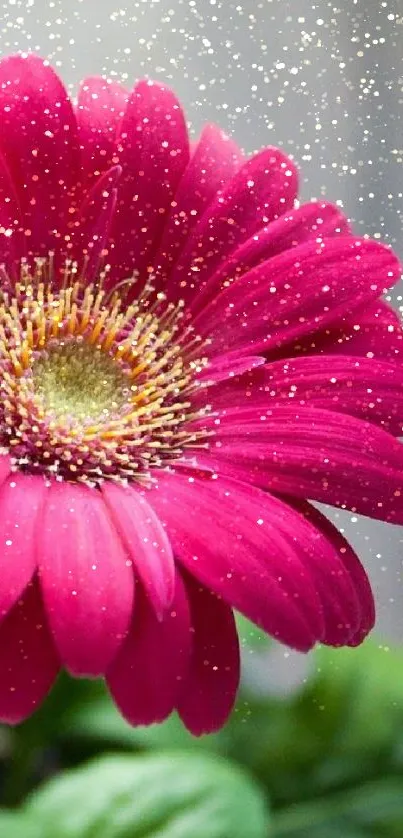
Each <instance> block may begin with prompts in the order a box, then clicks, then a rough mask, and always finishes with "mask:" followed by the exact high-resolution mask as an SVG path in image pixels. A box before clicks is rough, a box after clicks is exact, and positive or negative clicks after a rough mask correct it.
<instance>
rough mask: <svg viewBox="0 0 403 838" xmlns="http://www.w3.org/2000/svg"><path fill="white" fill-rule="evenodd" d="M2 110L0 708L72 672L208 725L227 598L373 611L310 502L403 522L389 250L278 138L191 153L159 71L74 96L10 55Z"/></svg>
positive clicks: (227, 647)
mask: <svg viewBox="0 0 403 838" xmlns="http://www.w3.org/2000/svg"><path fill="white" fill-rule="evenodd" d="M0 110H1V114H2V118H1V123H0V173H1V177H0V190H1V202H0V213H1V215H0V228H1V243H0V246H1V251H2V254H1V263H2V265H1V269H0V271H1V298H0V386H1V390H2V400H1V408H0V444H1V457H0V478H1V481H0V483H1V485H0V551H1V567H2V573H1V584H0V610H1V614H2V619H1V622H0V649H1V653H0V718H1V719H2V720H4V721H5V722H9V723H16V722H19V721H20V720H22V719H23V718H25V717H26V716H27V715H29V714H30V713H31V712H32V711H33V710H34V709H35V707H36V706H37V705H38V704H39V703H40V701H41V700H42V699H43V697H44V696H45V694H46V693H47V691H48V690H49V688H50V687H51V684H52V682H53V681H54V678H55V677H56V675H57V672H58V670H59V668H60V667H61V666H64V667H66V668H67V670H68V671H69V672H70V673H72V674H73V675H76V676H90V677H98V676H104V677H105V678H106V681H107V684H108V686H109V689H110V692H111V694H112V696H113V698H114V700H115V702H116V704H117V705H118V707H119V708H120V710H121V712H122V713H123V715H124V716H125V717H126V718H127V719H128V720H129V721H130V722H131V723H132V724H149V723H151V722H154V721H160V720H162V719H164V718H165V717H167V716H168V715H169V714H170V713H171V711H172V710H173V709H175V708H176V709H177V710H178V711H179V714H180V716H181V718H182V719H183V721H184V723H185V725H186V726H187V727H188V728H189V729H190V730H191V731H192V732H194V733H196V734H198V733H201V732H204V731H211V730H214V729H217V728H219V727H220V726H221V725H222V724H223V723H224V721H225V719H226V718H227V716H228V714H229V712H230V710H231V707H232V705H233V702H234V698H235V694H236V690H237V686H238V680H239V649H238V638H237V632H236V627H235V622H234V617H233V612H232V609H233V608H234V609H237V610H239V611H240V612H242V613H243V614H244V615H246V616H247V617H248V618H249V619H251V620H253V621H254V622H255V623H257V624H258V625H259V626H261V627H263V628H264V629H265V630H266V631H267V632H269V633H270V634H272V635H273V636H274V637H276V638H277V639H279V640H280V641H281V642H283V643H286V644H288V645H290V646H292V647H294V648H296V649H300V650H303V651H306V650H308V649H310V648H311V647H312V646H313V645H314V644H315V643H316V642H317V641H320V642H322V643H327V644H330V645H334V646H340V645H344V644H347V645H350V646H354V645H356V644H358V643H360V642H361V641H362V640H363V638H364V637H365V636H366V634H367V633H368V631H369V630H370V629H371V627H372V626H373V623H374V604H373V598H372V594H371V590H370V586H369V583H368V580H367V576H366V574H365V571H364V569H363V568H362V566H361V564H360V562H359V560H358V558H357V556H356V555H355V553H354V551H353V549H352V547H351V546H350V545H349V544H348V543H347V542H346V541H345V539H344V538H343V536H342V535H341V534H340V533H339V532H338V531H337V530H336V528H335V527H334V526H333V525H332V524H331V523H330V522H329V521H328V520H327V519H326V518H325V517H324V516H323V514H322V513H321V512H319V511H318V510H317V509H316V507H314V506H312V505H311V503H310V502H309V501H319V502H324V503H328V504H331V505H334V506H338V507H341V508H343V509H350V510H353V511H354V512H357V513H362V514H364V515H369V516H372V517H375V518H380V519H382V520H385V521H390V522H392V523H402V522H403V494H402V492H403V488H402V486H403V449H402V446H401V445H400V443H399V442H398V441H397V439H396V437H397V436H399V434H401V429H402V425H401V418H402V407H403V371H402V368H401V364H400V351H401V350H400V344H401V340H402V331H401V328H400V324H399V321H398V318H397V316H396V315H395V314H394V313H393V312H392V311H391V310H390V309H389V307H388V306H387V304H386V303H384V302H383V301H382V300H381V295H382V294H383V291H384V290H385V289H386V288H388V287H391V286H392V285H393V284H394V283H395V282H396V281H397V279H398V278H399V273H400V269H399V263H398V260H397V258H396V256H395V255H394V254H393V252H392V251H391V250H390V249H389V248H387V247H385V246H383V245H381V244H380V243H378V242H375V241H371V240H369V239H363V238H357V237H356V236H355V235H354V234H353V233H352V232H351V231H350V229H349V225H348V222H347V221H346V219H345V217H344V216H343V214H342V213H341V212H340V211H339V209H338V208H337V207H335V206H332V205H331V204H328V203H325V202H322V201H320V202H310V203H306V204H302V205H301V206H298V205H297V203H296V195H297V173H296V169H295V166H294V164H293V163H292V161H291V160H289V159H288V158H287V157H286V156H285V155H284V153H283V152H282V151H280V150H279V149H276V148H268V149H264V150H263V151H261V152H260V153H258V154H256V155H255V156H254V157H252V158H250V159H244V157H243V155H242V153H241V152H240V151H239V149H238V148H237V147H236V146H235V145H234V143H233V142H232V141H231V140H230V139H228V138H227V137H225V136H224V135H223V134H222V132H221V131H220V130H219V129H218V128H216V127H215V126H213V125H208V126H207V127H206V128H205V129H204V130H203V132H202V134H201V137H200V139H199V140H198V142H197V144H196V145H195V146H194V147H193V149H192V150H190V147H189V140H188V135H187V130H186V124H185V120H184V116H183V114H182V110H181V107H180V105H179V103H178V101H177V99H176V98H175V96H174V94H173V93H172V92H171V91H170V90H169V89H167V88H166V87H164V86H163V85H160V84H156V83H152V82H147V81H141V82H140V83H139V84H138V85H137V86H136V87H135V88H134V91H133V92H132V93H131V94H129V93H127V92H126V91H125V90H123V89H122V88H121V87H120V86H119V85H118V84H116V83H115V82H109V81H105V80H103V79H100V78H90V79H87V80H86V81H84V83H83V84H82V86H81V89H80V92H79V96H78V104H77V107H76V108H74V107H73V105H72V103H71V102H70V100H69V98H68V96H67V94H66V91H65V90H64V88H63V86H62V84H61V82H60V80H59V79H58V78H57V76H56V75H55V73H54V72H53V71H52V69H51V68H50V67H49V66H48V64H47V63H46V62H43V61H41V60H40V59H38V58H37V57H33V56H25V57H23V56H13V57H11V58H8V59H6V60H4V61H2V62H1V63H0ZM308 499H309V501H308Z"/></svg>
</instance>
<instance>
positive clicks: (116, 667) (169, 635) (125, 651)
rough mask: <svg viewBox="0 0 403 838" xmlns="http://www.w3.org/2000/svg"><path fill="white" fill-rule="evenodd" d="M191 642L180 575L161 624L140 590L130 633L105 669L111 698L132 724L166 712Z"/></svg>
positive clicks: (172, 701)
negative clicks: (169, 608)
mask: <svg viewBox="0 0 403 838" xmlns="http://www.w3.org/2000/svg"><path fill="white" fill-rule="evenodd" d="M190 644H191V633H190V616H189V606H188V603H187V598H186V593H185V590H184V586H183V583H182V581H181V579H180V577H179V575H178V576H177V580H176V590H175V597H174V601H173V603H172V607H171V610H170V612H169V613H168V614H167V615H166V616H165V619H164V620H163V621H162V622H160V621H158V620H157V617H156V615H155V612H154V610H153V608H152V606H151V605H150V603H149V602H148V600H147V598H146V597H145V596H144V594H143V593H142V591H141V590H140V591H139V592H138V598H137V599H136V608H135V610H134V617H133V622H132V626H131V629H130V632H129V635H128V637H127V639H126V641H125V642H124V644H123V646H122V647H121V649H120V651H119V653H118V655H117V657H116V658H115V660H114V661H113V663H112V665H111V666H110V667H109V670H108V672H107V682H108V686H109V689H110V691H111V694H112V696H113V699H114V701H115V702H116V704H117V706H118V707H119V710H120V712H121V713H122V714H123V716H124V717H125V719H127V721H128V722H129V723H130V724H132V725H149V724H153V722H161V721H163V719H165V718H166V717H167V716H169V715H170V713H171V712H172V710H173V709H174V708H175V704H176V701H177V698H178V693H179V691H180V689H181V684H182V682H183V678H184V676H185V674H186V672H187V669H188V666H189V655H190Z"/></svg>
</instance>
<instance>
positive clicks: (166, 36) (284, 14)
mask: <svg viewBox="0 0 403 838" xmlns="http://www.w3.org/2000/svg"><path fill="white" fill-rule="evenodd" d="M0 8H1V11H2V16H1V22H0V52H1V54H2V55H6V54H8V53H10V52H13V51H15V50H22V51H28V50H32V51H35V52H38V53H40V54H41V55H42V56H43V57H46V58H49V59H50V60H51V61H52V63H53V64H55V65H56V67H57V68H58V70H59V72H60V73H61V75H62V77H63V78H64V80H65V82H66V83H67V84H68V85H69V87H70V88H71V90H72V92H73V93H74V91H75V89H76V86H77V83H78V81H79V80H80V79H81V78H82V77H83V76H85V75H88V74H90V75H94V74H105V75H107V76H112V77H115V78H116V79H118V80H120V81H123V83H125V84H126V85H128V86H130V85H132V83H133V82H134V80H135V79H136V78H138V77H139V76H143V75H147V76H150V77H154V78H158V79H161V80H164V81H166V82H168V83H170V84H171V85H172V86H173V87H174V88H175V89H176V91H177V93H178V94H179V96H180V97H181V99H182V101H183V103H184V105H185V108H186V111H187V116H188V119H189V124H190V127H191V130H192V132H198V131H199V129H200V127H201V125H202V124H203V122H204V121H206V120H213V121H216V122H218V123H219V124H220V125H221V126H222V127H223V128H224V129H225V130H226V131H227V132H229V133H231V134H232V135H233V136H234V138H235V139H236V140H237V141H238V143H239V144H240V145H241V146H243V147H244V148H245V150H247V151H248V152H252V151H254V150H256V149H258V148H260V147H261V146H263V145H266V144H276V145H280V146H282V147H283V148H284V149H285V150H286V151H287V152H288V153H290V154H291V155H293V156H294V157H295V159H296V161H297V162H298V163H299V165H300V168H301V181H302V195H303V197H304V198H306V199H307V198H310V197H319V196H324V195H326V196H327V198H329V199H331V200H333V201H337V202H338V203H339V204H340V205H341V206H343V207H344V209H345V211H346V213H347V215H348V216H349V217H350V218H351V219H353V220H354V222H355V227H356V229H357V231H359V232H360V233H364V232H366V233H369V234H370V235H372V236H375V237H376V238H379V239H382V240H384V241H388V242H390V243H392V244H393V246H394V247H395V248H396V249H397V250H398V251H399V252H400V254H401V255H402V256H403V229H402V220H401V213H402V193H403V174H402V160H403V136H402V133H403V132H402V128H403V120H402V117H401V112H402V100H403V88H402V85H403V62H402V57H403V2H402V0H401V2H400V3H399V4H398V3H394V2H388V0H384V1H383V2H381V0H336V3H335V5H333V3H332V2H324V0H316V2H309V0H293V1H292V0H291V2H285V0H121V2H120V3H119V2H118V0H50V2H48V0H8V2H2V3H0ZM401 300H402V297H401V296H399V292H397V293H396V294H395V296H394V303H395V305H399V304H400V302H401ZM332 517H333V520H335V519H336V522H337V524H338V525H339V526H340V527H341V528H343V529H344V531H345V533H346V535H347V537H348V538H349V539H350V541H351V542H352V543H353V544H354V546H355V547H356V549H357V551H358V554H359V555H360V557H361V558H362V560H363V562H364V564H365V565H366V567H367V569H368V570H369V572H370V576H371V579H372V582H373V585H374V588H375V591H376V595H377V602H378V632H379V635H380V642H381V643H387V642H388V639H391V638H396V639H399V640H403V607H402V606H403V585H402V583H401V573H402V559H403V535H402V532H401V530H400V529H398V528H392V527H388V526H386V525H382V524H378V523H375V522H372V521H369V520H367V519H364V518H357V517H352V516H351V515H350V514H345V513H339V514H334V513H332ZM281 657H282V660H283V670H284V672H285V675H286V677H290V678H292V677H293V676H294V675H296V674H297V671H298V669H299V666H298V664H299V662H298V660H296V659H295V658H293V657H291V658H289V657H285V656H284V650H281Z"/></svg>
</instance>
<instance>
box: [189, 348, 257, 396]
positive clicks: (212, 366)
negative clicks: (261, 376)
mask: <svg viewBox="0 0 403 838" xmlns="http://www.w3.org/2000/svg"><path fill="white" fill-rule="evenodd" d="M264 363H265V359H264V358H262V357H261V356H260V355H255V356H252V357H250V358H249V357H247V356H246V357H245V356H241V357H240V358H237V357H236V356H234V355H232V354H231V353H228V355H219V356H218V357H217V358H212V360H211V361H210V362H209V363H208V364H207V366H205V367H203V368H202V369H201V370H200V371H199V372H198V373H197V377H195V381H196V383H197V384H198V385H200V384H203V385H209V386H211V385H214V384H219V383H220V382H222V381H227V380H228V379H230V380H232V379H233V378H234V377H235V378H236V379H237V378H238V376H240V375H242V374H243V373H245V372H249V371H250V370H253V369H256V367H261V366H263V365H264ZM219 390H221V388H219ZM196 392H197V393H198V398H199V401H200V402H201V403H203V404H204V403H205V401H206V395H205V391H204V389H201V390H200V391H198V390H196ZM214 392H215V391H214ZM213 398H214V395H213ZM208 401H209V402H210V401H211V399H210V393H209V395H208Z"/></svg>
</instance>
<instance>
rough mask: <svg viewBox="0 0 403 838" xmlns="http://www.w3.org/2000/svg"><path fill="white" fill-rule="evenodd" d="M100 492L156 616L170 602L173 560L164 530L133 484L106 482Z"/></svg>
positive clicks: (173, 574)
mask: <svg viewBox="0 0 403 838" xmlns="http://www.w3.org/2000/svg"><path fill="white" fill-rule="evenodd" d="M102 492H103V495H104V498H105V500H106V504H107V506H108V508H109V510H110V513H111V517H112V519H113V521H114V523H115V526H116V528H117V531H118V532H119V535H120V537H121V539H122V541H123V543H124V545H125V547H126V549H127V551H128V553H129V555H130V558H131V560H132V562H133V566H134V568H135V570H136V573H137V574H138V575H139V577H140V579H141V581H142V584H143V586H144V589H145V591H146V592H147V595H148V596H149V598H150V600H151V603H152V605H153V608H154V609H155V612H156V614H157V617H158V618H159V619H162V617H163V614H164V612H165V611H166V610H167V608H169V607H170V606H171V605H172V599H173V596H174V592H175V563H174V557H173V553H172V547H171V544H170V542H169V539H168V537H167V535H166V532H165V530H164V528H163V526H162V524H161V523H160V521H159V519H158V518H157V516H156V514H155V512H154V510H153V509H152V508H151V506H150V505H149V503H148V502H147V500H146V498H145V497H144V496H143V495H142V494H140V492H139V491H136V489H135V488H134V487H131V486H128V487H127V488H124V487H123V486H118V485H117V484H115V483H111V482H107V481H106V482H105V483H104V484H103V486H102Z"/></svg>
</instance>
